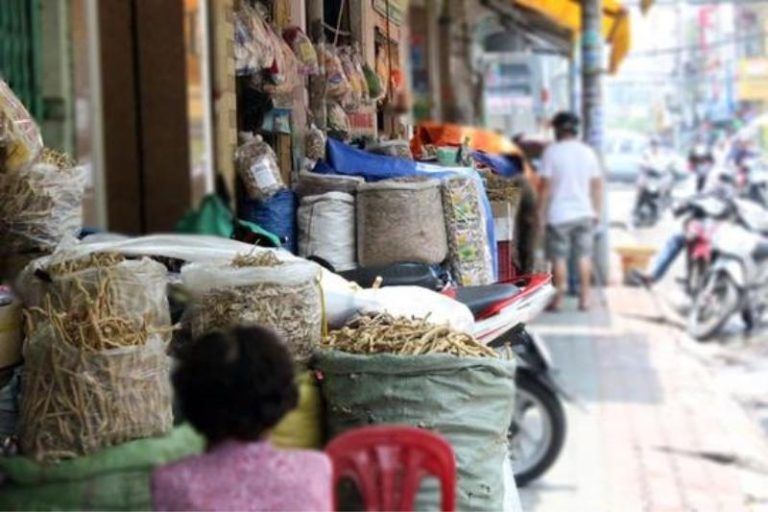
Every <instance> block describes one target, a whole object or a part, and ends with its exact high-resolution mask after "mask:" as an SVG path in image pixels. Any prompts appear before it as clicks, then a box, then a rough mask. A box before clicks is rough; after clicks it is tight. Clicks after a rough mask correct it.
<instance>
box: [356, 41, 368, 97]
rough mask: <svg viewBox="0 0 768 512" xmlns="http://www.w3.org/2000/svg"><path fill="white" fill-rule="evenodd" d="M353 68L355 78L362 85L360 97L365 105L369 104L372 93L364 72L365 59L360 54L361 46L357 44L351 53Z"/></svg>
mask: <svg viewBox="0 0 768 512" xmlns="http://www.w3.org/2000/svg"><path fill="white" fill-rule="evenodd" d="M351 58H352V66H353V68H354V73H355V76H356V77H357V80H358V81H359V84H360V95H361V100H362V102H363V103H369V102H370V101H371V91H370V90H369V86H368V79H367V77H366V76H365V72H364V71H363V64H362V62H363V57H362V55H361V54H360V46H359V45H358V44H357V43H355V46H354V48H353V49H352V53H351Z"/></svg>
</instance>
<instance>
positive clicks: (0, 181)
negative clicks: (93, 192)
mask: <svg viewBox="0 0 768 512" xmlns="http://www.w3.org/2000/svg"><path fill="white" fill-rule="evenodd" d="M84 191H85V172H84V170H83V168H82V167H76V166H75V165H74V162H73V161H72V160H71V159H69V158H68V157H66V156H65V155H62V154H59V153H56V152H55V151H52V150H48V149H46V150H44V151H43V153H42V156H41V158H40V159H39V161H38V162H35V163H34V164H32V165H31V166H28V167H25V168H23V169H19V170H17V171H14V172H8V173H4V174H3V173H0V254H22V253H32V252H51V251H53V250H54V249H55V248H56V246H58V245H59V243H60V242H61V241H62V240H63V239H64V238H65V237H66V236H68V235H69V236H76V235H77V234H78V233H79V232H80V230H81V229H82V224H83V222H82V220H83V194H84Z"/></svg>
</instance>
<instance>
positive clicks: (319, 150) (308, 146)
mask: <svg viewBox="0 0 768 512" xmlns="http://www.w3.org/2000/svg"><path fill="white" fill-rule="evenodd" d="M304 147H305V153H306V156H307V158H309V159H310V160H315V161H317V160H324V159H325V134H324V133H323V130H321V129H320V128H318V127H317V126H315V123H312V124H311V125H309V129H308V130H307V133H306V134H305V135H304Z"/></svg>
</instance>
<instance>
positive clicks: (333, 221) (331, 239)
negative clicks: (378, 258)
mask: <svg viewBox="0 0 768 512" xmlns="http://www.w3.org/2000/svg"><path fill="white" fill-rule="evenodd" d="M296 223H297V225H298V231H299V234H298V238H299V256H304V257H306V256H318V257H320V258H323V259H324V260H326V261H327V262H328V263H330V264H331V265H333V267H334V269H336V270H337V271H344V270H351V269H353V268H355V266H356V262H355V260H356V252H357V249H356V247H355V198H354V196H352V195H350V194H345V193H344V192H328V193H327V194H322V195H319V196H306V197H303V198H302V199H301V204H300V206H299V209H298V210H297V212H296Z"/></svg>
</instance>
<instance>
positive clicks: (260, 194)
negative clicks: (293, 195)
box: [235, 133, 285, 199]
mask: <svg viewBox="0 0 768 512" xmlns="http://www.w3.org/2000/svg"><path fill="white" fill-rule="evenodd" d="M241 137H242V139H243V141H244V142H243V143H242V144H241V145H240V147H239V148H237V151H236V153H235V165H236V166H237V172H238V174H239V176H240V178H241V179H242V180H243V185H244V187H245V191H246V193H247V194H248V197H250V198H253V199H269V198H270V197H272V196H274V195H275V194H276V193H278V192H279V191H281V190H283V189H284V188H285V182H283V177H282V175H281V174H280V168H279V167H278V166H277V155H275V152H274V150H273V149H272V148H271V147H270V146H269V144H267V143H266V142H264V139H263V138H262V137H261V136H260V135H251V134H249V133H245V134H241Z"/></svg>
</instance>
